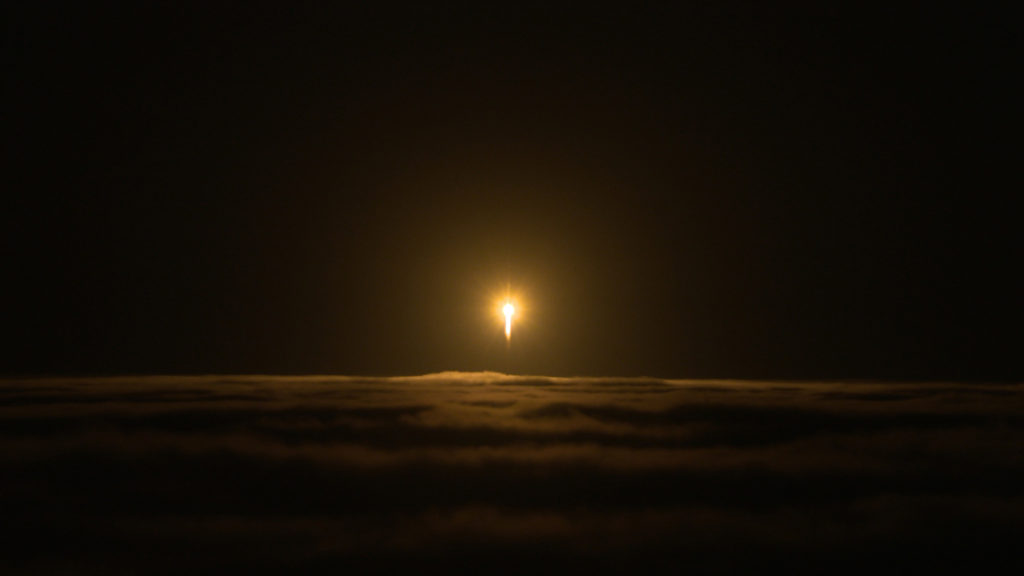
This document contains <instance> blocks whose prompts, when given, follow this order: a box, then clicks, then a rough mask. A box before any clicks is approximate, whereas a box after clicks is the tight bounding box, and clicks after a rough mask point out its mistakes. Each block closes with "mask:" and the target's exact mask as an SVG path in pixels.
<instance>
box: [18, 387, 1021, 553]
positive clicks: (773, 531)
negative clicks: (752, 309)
mask: <svg viewBox="0 0 1024 576" xmlns="http://www.w3.org/2000/svg"><path fill="white" fill-rule="evenodd" d="M1022 392H1024V389H1022V387H1021V385H1015V384H973V385H965V384H953V383H876V382H840V383H837V382H829V383H814V382H761V381H708V380H701V381H676V380H672V381H669V380H658V379H649V378H633V379H629V378H547V377H533V376H528V377H527V376H507V375H503V374H497V373H442V374H432V375H425V376H416V377H402V378H366V377H336V376H324V377H319V376H304V377H281V376H194V377H182V376H142V377H119V378H66V379H56V378H54V379H28V380H10V379H8V380H3V381H0V474H2V475H0V488H2V492H0V505H2V507H3V512H4V517H5V522H6V523H7V526H8V528H7V532H8V534H7V535H6V536H7V537H6V543H7V545H6V547H5V548H6V550H5V551H4V552H3V564H5V565H7V566H9V567H11V569H12V570H13V571H14V572H15V573H18V572H24V573H37V572H40V571H45V572H65V571H69V572H73V573H74V572H96V571H100V572H129V571H143V572H149V573H153V572H166V573H180V572H181V571H184V570H186V569H189V570H194V569H195V567H196V566H201V567H202V568H201V571H204V570H205V571H215V570H217V571H219V570H224V569H229V570H247V571H250V572H261V571H266V572H279V571H281V570H293V569H302V570H311V569H351V568H356V569H363V570H365V569H373V570H382V571H387V570H391V569H400V568H409V567H416V566H423V565H431V566H434V567H437V568H441V569H445V570H448V571H473V570H487V571H490V572H494V571H508V572H518V571H522V570H530V571H537V570H541V571H556V570H559V571H560V570H562V569H568V568H569V567H572V568H573V569H574V570H578V569H580V568H585V569H588V570H590V571H612V572H621V571H627V570H636V569H649V570H654V569H671V570H673V571H678V570H682V569H689V570H695V571H712V572H748V571H752V570H761V569H764V568H766V567H771V568H786V569H789V570H791V571H795V572H803V571H806V572H817V571H821V570H828V571H832V572H836V571H838V572H843V571H849V572H856V571H861V570H864V569H869V568H872V567H874V566H877V565H878V563H879V562H881V561H883V559H884V561H885V562H886V566H889V567H895V568H907V569H911V570H915V571H918V570H923V569H942V570H948V569H950V568H957V567H960V568H964V569H978V568H989V569H1005V568H1007V567H1011V566H1014V565H1018V566H1019V565H1020V564H1021V561H1020V560H1019V559H1018V555H1017V554H1015V553H1014V546H1015V545H1016V543H1017V542H1016V541H1017V536H1019V534H1021V533H1022V529H1024V489H1022V486H1024V452H1022V451H1021V448H1020V447H1021V446H1024V394H1022ZM1015 535H1016V536H1015Z"/></svg>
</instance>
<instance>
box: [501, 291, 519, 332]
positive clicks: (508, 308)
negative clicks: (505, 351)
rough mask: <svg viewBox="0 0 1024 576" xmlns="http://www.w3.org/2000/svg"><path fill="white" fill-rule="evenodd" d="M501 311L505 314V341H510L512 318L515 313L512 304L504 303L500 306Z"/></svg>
mask: <svg viewBox="0 0 1024 576" xmlns="http://www.w3.org/2000/svg"><path fill="white" fill-rule="evenodd" d="M501 311H502V313H503V314H505V340H511V339H512V316H513V315H514V314H515V313H516V307H515V306H513V305H512V302H510V301H507V300H506V301H505V305H504V306H502V308H501Z"/></svg>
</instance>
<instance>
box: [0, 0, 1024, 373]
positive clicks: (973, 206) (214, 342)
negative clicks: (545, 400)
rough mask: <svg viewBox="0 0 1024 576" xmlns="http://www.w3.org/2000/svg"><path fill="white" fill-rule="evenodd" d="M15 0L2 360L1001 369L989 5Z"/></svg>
mask: <svg viewBox="0 0 1024 576" xmlns="http://www.w3.org/2000/svg"><path fill="white" fill-rule="evenodd" d="M22 4H23V5H21V6H9V7H7V8H5V12H6V14H5V21H6V24H5V29H4V35H5V38H4V53H5V58H4V61H5V64H4V71H5V73H4V83H5V94H6V100H7V105H6V107H5V114H4V115H3V123H4V129H3V132H4V135H5V157H6V159H7V164H8V168H7V169H6V170H5V171H4V185H3V188H4V189H5V190H6V194H5V199H4V200H3V206H2V210H0V214H2V222H0V225H2V229H3V235H4V237H3V238H4V239H3V261H4V272H5V274H4V276H5V278H6V279H5V280H4V282H3V284H4V289H3V301H4V302H3V306H2V315H3V316H2V325H3V330H4V333H5V340H6V341H7V344H6V345H5V346H4V351H3V355H2V356H0V359H2V361H3V365H2V366H0V369H2V370H3V371H5V372H8V373H12V372H13V373H61V372H89V373H97V372H98V373H109V372H334V373H369V374H407V373H422V372H428V371H435V370H444V369H453V370H479V369H494V370H509V371H515V372H530V373H545V374H616V375H629V374H636V375H639V374H645V375H654V376H672V377H708V376H720V377H766V378H771V377H808V378H812V377H813V378H847V377H870V378H950V379H985V378H1019V377H1020V375H1021V374H1022V371H1021V366H1020V360H1019V348H1020V344H1021V329H1020V320H1019V318H1020V316H1021V314H1020V311H1021V310H1020V308H1021V306H1020V298H1019V294H1020V289H1021V286H1020V283H1019V281H1014V280H1013V279H1012V278H1011V277H1012V275H1013V273H1014V272H1015V269H1016V268H1018V267H1019V263H1020V260H1021V256H1022V254H1021V242H1020V240H1019V231H1018V229H1017V224H1018V222H1019V219H1020V218H1019V213H1017V212H1014V210H1013V209H1012V195H1014V194H1016V193H1017V192H1019V190H1020V186H1019V184H1020V182H1019V178H1018V177H1017V176H1016V174H1015V173H1014V172H1015V171H1016V167H1015V166H1012V165H1011V160H1014V161H1015V160H1017V156H1019V154H1017V153H1016V147H1017V144H1015V143H1014V144H1012V146H1011V144H1010V143H1011V142H1016V137H1017V135H1018V133H1017V132H1016V131H1015V129H1013V128H1012V127H1011V125H1010V121H1009V112H1010V111H1011V101H1012V97H1011V95H1010V92H1009V90H1010V88H1009V87H1010V84H1011V81H1012V80H1013V79H1014V78H1015V77H1016V76H1018V75H1019V74H1018V72H1019V71H1018V70H1017V69H1016V68H1017V67H1016V66H1013V65H1012V64H1013V60H1014V58H1013V57H1012V55H1011V54H1012V53H1013V52H1014V50H1013V48H1012V46H1011V37H1012V36H1011V32H1013V27H1012V26H1013V24H1012V23H1013V22H1015V20H1013V19H1011V18H1009V17H1008V16H1007V15H1002V14H997V13H988V12H985V11H983V10H982V9H966V8H963V7H958V8H957V9H956V10H940V9H936V8H935V7H933V6H931V5H930V4H925V3H922V4H920V5H918V6H914V7H909V8H901V9H897V10H894V9H887V10H884V11H879V12H874V11H869V10H867V9H862V8H856V9H845V8H841V7H835V6H834V5H833V4H832V3H827V7H823V6H817V7H814V8H810V9H795V8H788V9H786V10H785V11H779V10H777V9H774V8H767V7H763V6H760V5H755V6H741V5H734V4H728V3H719V2H714V3H708V5H700V4H699V5H696V6H691V7H677V6H672V7H664V6H662V7H658V8H646V7H639V6H636V5H634V4H632V3H629V4H624V5H623V6H620V7H618V8H609V9H600V10H598V9H595V8H587V9H586V10H584V11H580V10H578V9H555V8H551V7H550V6H543V7H526V6H521V5H519V4H506V5H504V6H500V7H498V6H494V7H487V8H481V7H479V6H476V7H473V8H469V7H463V8H459V9H443V10H442V9H432V8H423V7H412V6H407V5H403V4H395V5H391V6H386V7H374V8H372V9H370V8H339V7H332V8H330V9H327V8H323V7H317V8H309V7H302V8H296V7H293V6H291V3H275V4H272V5H261V4H259V3H238V4H237V5H230V4H220V5H218V6H217V7H212V8H211V7H209V6H205V5H200V6H197V7H194V8H183V7H182V6H181V5H180V4H181V3H166V4H162V3H147V4H153V5H147V6H145V7H141V6H138V5H129V6H124V5H117V4H107V3H92V2H90V3H68V5H64V4H62V3H60V2H57V3H27V2H26V3H22ZM374 4H376V3H374ZM964 10H968V11H967V12H964ZM1011 137H1012V138H1011ZM1011 175H1012V176H1013V177H1012V178H1011ZM507 282H511V283H512V286H513V289H514V290H515V291H517V292H518V293H519V294H520V296H521V298H522V301H523V303H524V307H527V308H528V310H524V316H523V322H522V324H521V326H520V328H519V330H518V332H517V331H515V330H514V333H513V342H512V350H511V352H508V351H506V349H505V343H504V341H503V335H502V326H501V323H500V321H499V320H497V319H496V318H495V317H494V310H493V304H494V301H493V297H494V296H495V295H496V294H497V293H499V292H500V291H501V290H503V289H504V287H505V286H506V283H507Z"/></svg>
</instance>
